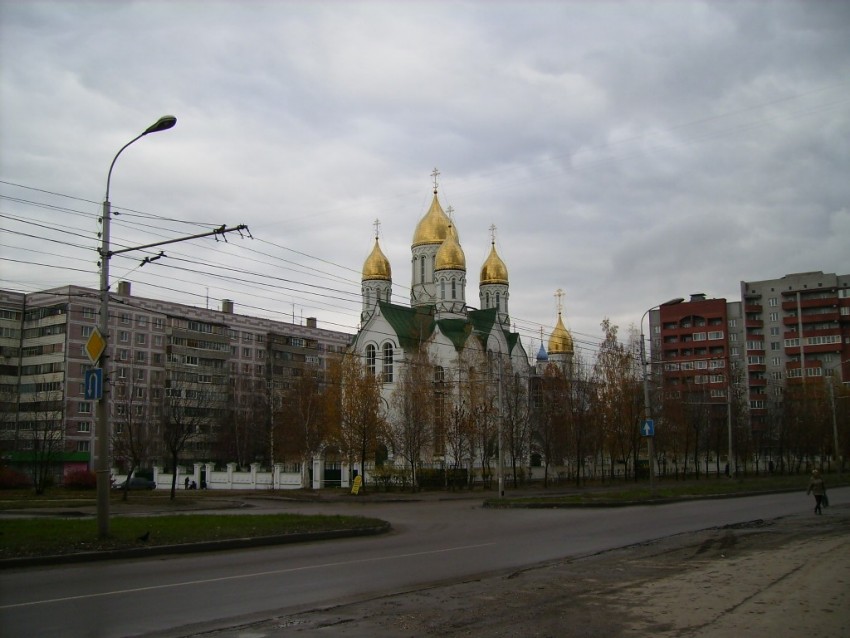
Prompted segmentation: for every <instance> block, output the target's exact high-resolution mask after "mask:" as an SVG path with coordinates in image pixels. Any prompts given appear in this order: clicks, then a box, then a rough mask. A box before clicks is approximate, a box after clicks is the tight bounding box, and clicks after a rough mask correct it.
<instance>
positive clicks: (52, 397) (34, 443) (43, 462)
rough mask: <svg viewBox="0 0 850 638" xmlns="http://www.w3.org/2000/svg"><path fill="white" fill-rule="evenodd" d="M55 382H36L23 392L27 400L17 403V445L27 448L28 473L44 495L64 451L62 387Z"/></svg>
mask: <svg viewBox="0 0 850 638" xmlns="http://www.w3.org/2000/svg"><path fill="white" fill-rule="evenodd" d="M60 384H61V383H60V382H58V381H56V382H53V381H46V380H42V381H37V382H33V383H32V384H31V387H27V385H22V386H21V388H22V390H23V391H27V399H28V400H27V401H26V402H22V403H21V417H22V418H21V420H20V421H19V422H18V426H19V430H18V444H19V445H20V446H21V447H22V448H23V449H25V450H27V451H29V455H28V456H29V466H30V475H31V477H32V482H33V487H34V488H35V493H36V494H44V491H45V490H46V489H47V488H48V487H49V486H50V485H51V483H52V482H53V479H54V477H55V475H56V472H57V463H58V462H59V458H60V456H61V454H62V452H64V451H65V450H64V446H65V430H64V419H63V416H64V411H63V401H62V390H61V389H60V387H59V385H60Z"/></svg>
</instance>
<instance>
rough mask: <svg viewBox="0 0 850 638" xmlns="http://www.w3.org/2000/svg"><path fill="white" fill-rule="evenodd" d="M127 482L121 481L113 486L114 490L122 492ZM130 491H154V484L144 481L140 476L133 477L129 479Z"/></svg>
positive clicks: (148, 480)
mask: <svg viewBox="0 0 850 638" xmlns="http://www.w3.org/2000/svg"><path fill="white" fill-rule="evenodd" d="M126 483H127V481H122V482H121V483H118V484H117V485H116V486H115V489H116V490H123V489H124V488H125V484H126ZM129 489H131V490H155V489H156V483H154V482H153V481H152V480H150V479H146V478H144V477H142V476H134V477H133V478H131V479H130V487H129Z"/></svg>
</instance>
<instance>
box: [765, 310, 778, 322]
mask: <svg viewBox="0 0 850 638" xmlns="http://www.w3.org/2000/svg"><path fill="white" fill-rule="evenodd" d="M767 320H768V321H770V322H772V323H776V322H777V321H779V313H778V312H771V313H769V314H768V315H767Z"/></svg>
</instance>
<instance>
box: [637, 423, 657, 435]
mask: <svg viewBox="0 0 850 638" xmlns="http://www.w3.org/2000/svg"><path fill="white" fill-rule="evenodd" d="M640 434H641V436H655V421H653V420H652V419H646V420H645V421H644V422H643V427H641V429H640Z"/></svg>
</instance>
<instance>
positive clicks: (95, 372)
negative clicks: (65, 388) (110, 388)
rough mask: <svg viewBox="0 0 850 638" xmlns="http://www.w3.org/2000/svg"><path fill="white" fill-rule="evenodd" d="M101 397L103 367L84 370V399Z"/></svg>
mask: <svg viewBox="0 0 850 638" xmlns="http://www.w3.org/2000/svg"><path fill="white" fill-rule="evenodd" d="M102 398H103V368H92V369H91V370H86V401H100V400H101V399H102Z"/></svg>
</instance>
